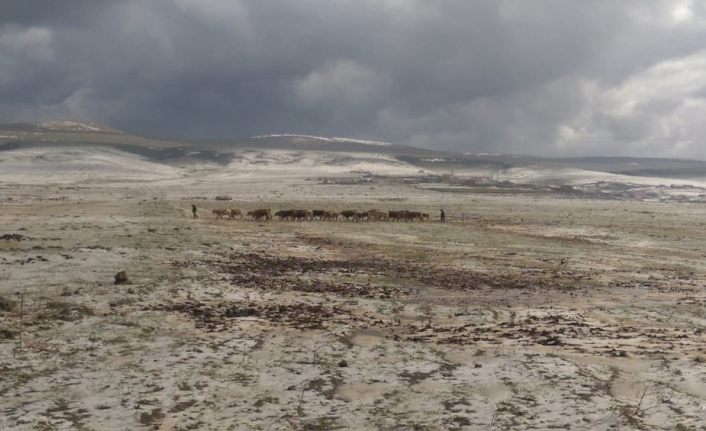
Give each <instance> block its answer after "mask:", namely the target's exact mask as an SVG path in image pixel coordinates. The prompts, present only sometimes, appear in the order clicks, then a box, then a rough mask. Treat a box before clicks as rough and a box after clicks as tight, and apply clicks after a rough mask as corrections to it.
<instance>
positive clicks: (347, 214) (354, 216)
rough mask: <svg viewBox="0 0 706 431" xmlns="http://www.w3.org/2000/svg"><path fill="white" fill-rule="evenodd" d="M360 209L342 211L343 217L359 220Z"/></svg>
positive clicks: (349, 219) (348, 219)
mask: <svg viewBox="0 0 706 431" xmlns="http://www.w3.org/2000/svg"><path fill="white" fill-rule="evenodd" d="M358 214H359V213H358V211H355V210H345V211H341V217H343V218H344V219H345V220H346V221H358Z"/></svg>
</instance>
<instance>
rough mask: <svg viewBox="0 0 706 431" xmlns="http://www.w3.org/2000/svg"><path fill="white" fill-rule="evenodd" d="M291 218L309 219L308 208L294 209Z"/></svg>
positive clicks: (298, 219)
mask: <svg viewBox="0 0 706 431" xmlns="http://www.w3.org/2000/svg"><path fill="white" fill-rule="evenodd" d="M292 218H293V219H294V220H295V221H309V220H311V211H309V210H294V213H293V214H292Z"/></svg>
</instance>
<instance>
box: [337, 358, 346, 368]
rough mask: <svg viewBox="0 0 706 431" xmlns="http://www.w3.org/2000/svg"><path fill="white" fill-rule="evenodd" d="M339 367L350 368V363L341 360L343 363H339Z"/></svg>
mask: <svg viewBox="0 0 706 431" xmlns="http://www.w3.org/2000/svg"><path fill="white" fill-rule="evenodd" d="M338 366H339V367H342V368H345V367H347V366H348V362H346V360H345V359H341V361H340V362H339V363H338Z"/></svg>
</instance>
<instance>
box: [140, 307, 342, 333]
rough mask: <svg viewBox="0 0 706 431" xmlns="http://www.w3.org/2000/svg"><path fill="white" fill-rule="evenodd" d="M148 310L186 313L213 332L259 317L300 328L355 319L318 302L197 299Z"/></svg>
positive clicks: (337, 308) (336, 308) (320, 326)
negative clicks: (232, 323) (209, 300)
mask: <svg viewBox="0 0 706 431" xmlns="http://www.w3.org/2000/svg"><path fill="white" fill-rule="evenodd" d="M144 310H146V311H167V312H179V313H184V314H186V315H188V316H189V317H191V318H192V319H194V320H196V322H197V325H196V326H197V327H199V328H203V329H206V330H209V331H220V330H225V329H227V327H228V323H229V321H230V320H234V319H242V318H248V317H250V318H258V319H264V320H268V321H270V322H273V323H276V324H279V325H284V326H290V327H294V328H297V329H322V328H324V326H325V325H326V324H327V323H336V322H344V321H349V320H352V317H353V316H351V314H350V313H349V312H348V311H347V310H344V309H341V308H339V307H336V306H324V305H318V304H304V303H295V304H259V303H255V302H233V301H225V302H217V303H207V302H200V301H195V300H187V301H184V302H180V303H176V304H170V305H164V304H160V305H155V306H148V307H146V308H145V309H144Z"/></svg>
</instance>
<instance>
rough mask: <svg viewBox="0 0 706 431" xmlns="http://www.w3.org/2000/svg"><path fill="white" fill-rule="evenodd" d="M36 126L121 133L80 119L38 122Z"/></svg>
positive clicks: (47, 128)
mask: <svg viewBox="0 0 706 431" xmlns="http://www.w3.org/2000/svg"><path fill="white" fill-rule="evenodd" d="M36 126H37V127H38V128H40V129H43V130H47V131H51V132H86V133H120V132H119V131H117V130H115V129H111V128H110V127H107V126H103V125H101V124H97V123H81V122H78V121H47V122H44V123H38V124H37V125H36Z"/></svg>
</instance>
